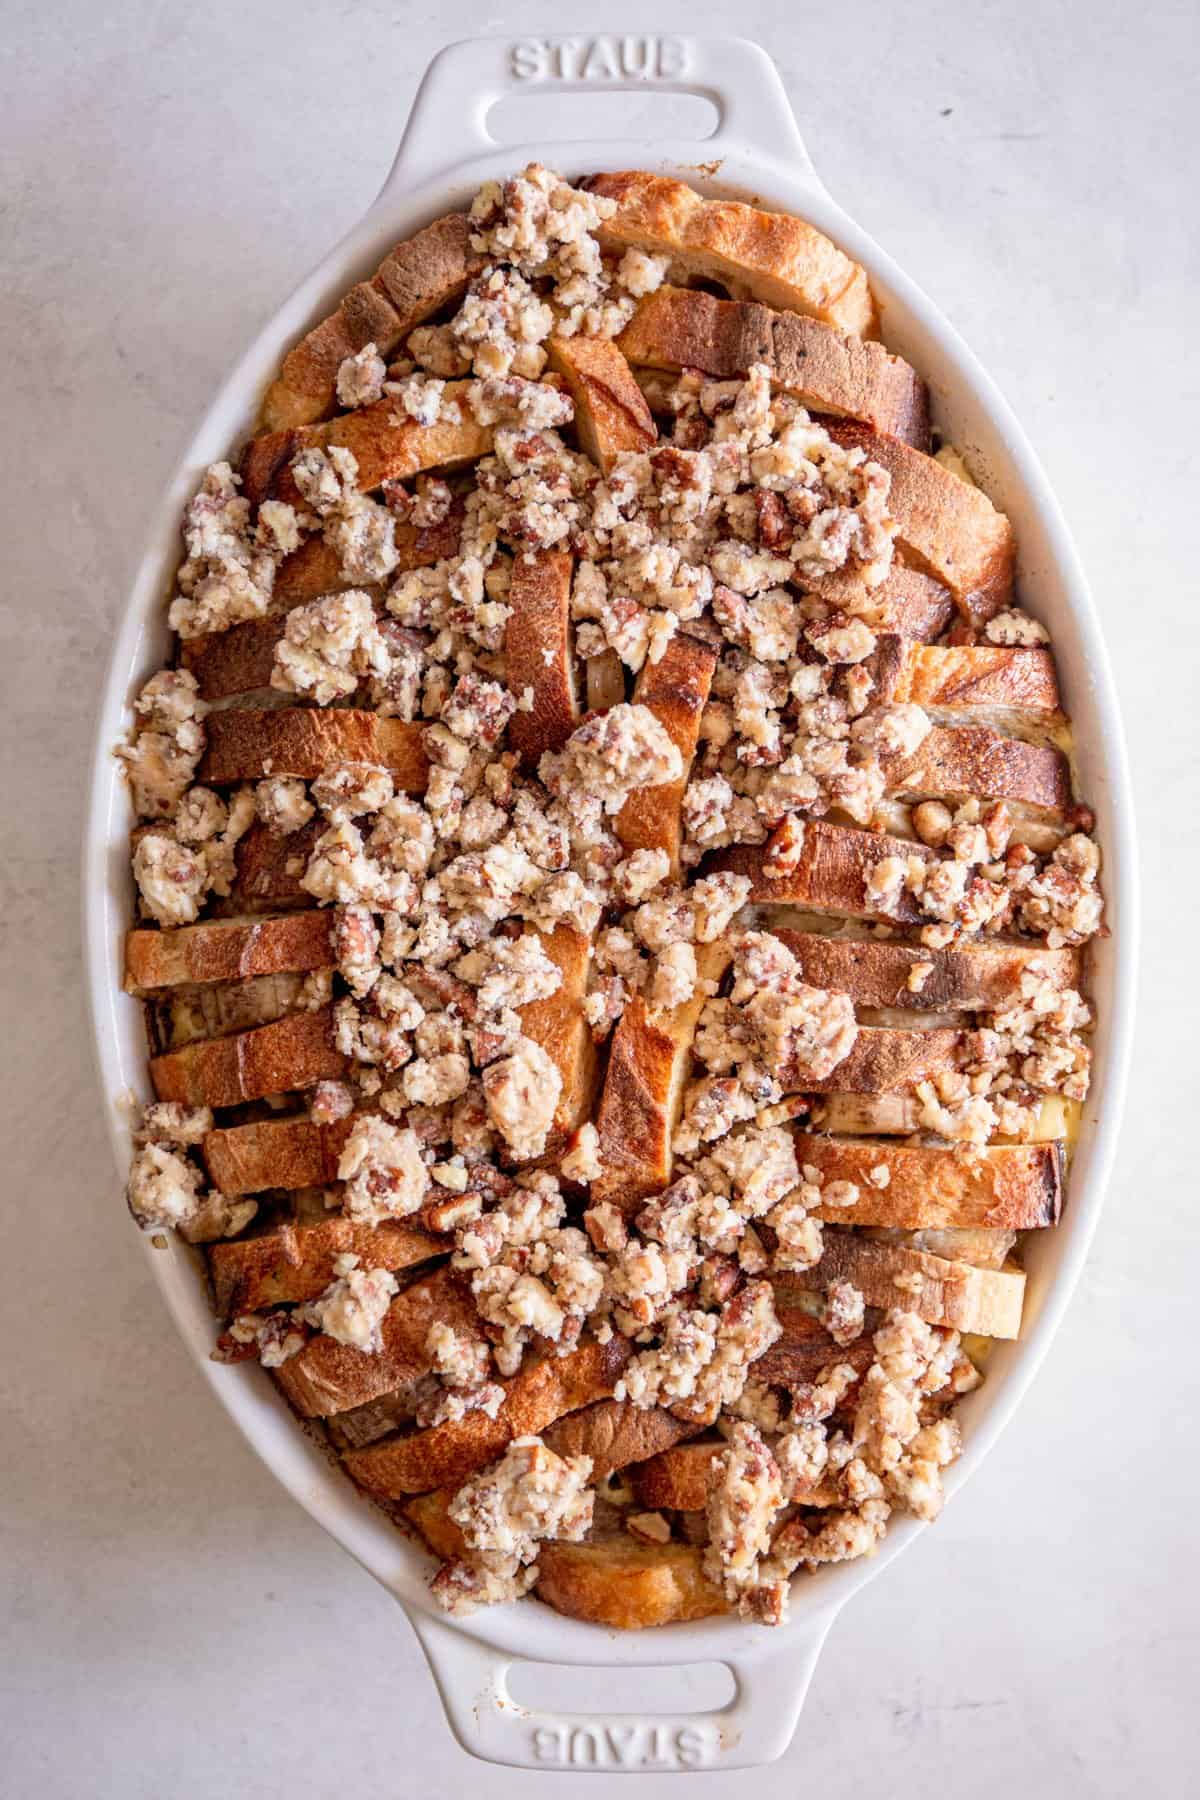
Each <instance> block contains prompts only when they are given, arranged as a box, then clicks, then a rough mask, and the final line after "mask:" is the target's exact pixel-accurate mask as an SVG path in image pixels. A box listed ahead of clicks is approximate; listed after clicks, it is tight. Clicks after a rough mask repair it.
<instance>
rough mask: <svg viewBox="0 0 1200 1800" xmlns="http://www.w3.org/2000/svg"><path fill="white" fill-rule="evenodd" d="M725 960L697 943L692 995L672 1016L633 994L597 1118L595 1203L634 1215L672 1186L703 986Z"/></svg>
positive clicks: (724, 950)
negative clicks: (676, 1133) (598, 1171)
mask: <svg viewBox="0 0 1200 1800" xmlns="http://www.w3.org/2000/svg"><path fill="white" fill-rule="evenodd" d="M729 957H730V951H729V949H728V947H727V946H726V945H724V944H701V945H698V946H697V951H696V965H697V982H696V990H695V993H694V994H693V995H692V997H691V998H690V999H689V1000H685V1001H684V1002H683V1004H682V1005H681V1006H677V1007H675V1008H674V1010H673V1011H671V1012H651V1010H650V1008H649V1007H648V1006H647V1005H646V1002H645V1001H644V1000H643V998H642V996H641V995H640V994H635V995H634V996H633V998H632V1000H630V1002H629V1003H628V1005H627V1006H626V1008H625V1011H624V1013H623V1014H622V1015H621V1021H620V1024H619V1025H618V1026H617V1029H616V1031H615V1032H614V1033H613V1040H612V1048H611V1050H610V1052H609V1059H608V1072H607V1074H606V1075H605V1078H604V1087H603V1089H602V1091H601V1094H600V1107H599V1110H598V1112H597V1115H596V1130H597V1132H598V1133H599V1137H600V1151H599V1154H600V1167H601V1174H600V1176H599V1178H598V1179H597V1180H596V1181H594V1182H593V1183H592V1199H593V1202H595V1201H601V1200H606V1201H609V1202H611V1203H612V1205H614V1206H617V1207H619V1208H620V1209H621V1211H622V1212H632V1211H634V1210H635V1208H636V1207H637V1206H638V1205H639V1203H640V1202H641V1201H643V1200H645V1199H646V1198H647V1196H648V1195H650V1194H656V1193H658V1192H659V1191H660V1190H661V1189H662V1188H664V1187H666V1186H667V1184H668V1183H669V1181H670V1179H671V1167H672V1162H673V1157H672V1153H671V1138H672V1136H673V1134H674V1131H675V1127H676V1125H677V1124H678V1122H679V1114H680V1111H681V1109H682V1106H683V1091H684V1087H685V1084H686V1082H687V1076H688V1070H689V1069H690V1067H691V1061H692V1040H693V1038H694V1037H695V1035H696V1025H697V1023H698V1021H699V1018H700V1014H701V1012H702V1010H703V1008H704V1002H705V1000H706V999H707V998H708V995H707V993H706V992H705V985H704V984H705V982H706V981H719V980H720V978H721V975H722V974H723V973H724V971H725V968H726V967H727V965H728V962H729Z"/></svg>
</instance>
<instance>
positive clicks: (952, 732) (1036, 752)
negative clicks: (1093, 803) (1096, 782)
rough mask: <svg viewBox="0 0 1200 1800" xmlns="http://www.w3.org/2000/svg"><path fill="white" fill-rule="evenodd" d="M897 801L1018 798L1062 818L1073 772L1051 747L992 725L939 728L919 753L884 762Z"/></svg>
mask: <svg viewBox="0 0 1200 1800" xmlns="http://www.w3.org/2000/svg"><path fill="white" fill-rule="evenodd" d="M884 770H885V774H886V776H887V780H888V791H889V792H890V793H892V794H894V795H896V796H897V797H899V798H901V799H904V798H909V797H911V798H914V799H915V798H932V799H936V800H966V799H969V798H970V797H971V795H976V796H977V797H978V798H980V799H983V800H1015V801H1018V802H1020V804H1021V805H1023V806H1029V807H1033V808H1036V809H1037V810H1038V811H1039V812H1042V813H1046V814H1050V815H1053V816H1054V817H1061V815H1062V814H1063V813H1064V812H1065V811H1066V809H1067V807H1069V806H1070V804H1071V768H1070V764H1069V763H1068V761H1067V759H1066V757H1065V756H1064V755H1063V753H1062V751H1061V750H1056V749H1055V747H1054V746H1053V745H1052V744H1027V743H1025V742H1024V741H1023V740H1022V739H1021V738H1012V737H1005V736H1004V734H1003V733H1002V732H999V731H993V730H992V729H991V727H990V726H988V725H954V726H946V725H935V726H934V727H933V729H932V731H930V732H929V734H928V736H927V737H926V738H925V741H924V742H923V743H922V745H921V747H920V749H919V750H917V751H916V753H915V755H913V756H910V757H907V758H903V759H901V758H890V759H887V760H885V761H884Z"/></svg>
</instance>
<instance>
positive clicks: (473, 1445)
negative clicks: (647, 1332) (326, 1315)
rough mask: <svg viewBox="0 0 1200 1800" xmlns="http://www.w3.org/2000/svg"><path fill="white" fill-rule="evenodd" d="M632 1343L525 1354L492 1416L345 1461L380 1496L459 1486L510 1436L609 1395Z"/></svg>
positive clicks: (471, 1416) (535, 1431)
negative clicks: (563, 1352) (532, 1355)
mask: <svg viewBox="0 0 1200 1800" xmlns="http://www.w3.org/2000/svg"><path fill="white" fill-rule="evenodd" d="M404 1298H405V1296H403V1295H401V1296H400V1302H402V1301H403V1299H404ZM400 1302H397V1303H396V1304H399V1303H400ZM632 1348H633V1346H632V1345H631V1344H630V1342H629V1340H628V1339H627V1338H623V1337H620V1336H618V1335H614V1336H613V1337H612V1338H610V1340H609V1342H608V1343H607V1344H598V1343H596V1342H594V1341H592V1340H589V1341H587V1342H586V1343H582V1344H580V1345H579V1346H578V1347H577V1348H576V1349H574V1350H571V1351H569V1352H568V1353H567V1355H566V1356H558V1357H555V1356H550V1357H545V1358H543V1359H541V1360H539V1361H534V1360H533V1359H531V1358H527V1359H526V1361H525V1362H524V1364H523V1365H522V1367H521V1368H520V1370H519V1371H518V1373H517V1374H516V1375H514V1376H513V1377H512V1379H511V1380H510V1381H508V1382H506V1383H505V1384H504V1386H505V1397H504V1401H503V1403H502V1405H501V1406H500V1409H499V1411H498V1412H497V1414H496V1417H495V1418H494V1419H492V1418H489V1417H488V1415H487V1414H486V1413H484V1412H479V1411H476V1412H469V1413H466V1414H464V1416H463V1417H462V1418H461V1419H450V1420H447V1422H446V1423H445V1424H444V1425H431V1426H430V1427H429V1428H428V1429H427V1430H425V1431H414V1432H412V1433H411V1434H410V1435H409V1436H408V1437H398V1438H392V1439H390V1440H388V1441H387V1442H385V1443H381V1444H371V1445H369V1446H368V1447H367V1448H366V1449H364V1450H352V1451H350V1452H349V1454H348V1455H347V1456H346V1457H345V1459H344V1461H345V1465H346V1469H347V1471H348V1473H349V1474H350V1475H351V1476H352V1477H353V1479H354V1480H355V1481H357V1482H358V1484H359V1486H360V1487H362V1488H364V1489H365V1490H366V1491H367V1493H369V1494H373V1495H375V1496H376V1497H377V1498H380V1499H393V1500H394V1499H400V1498H402V1497H403V1496H404V1495H406V1494H422V1493H425V1492H426V1491H427V1490H428V1489H430V1488H437V1487H447V1486H452V1485H454V1486H457V1485H459V1484H461V1483H462V1482H464V1481H466V1480H467V1478H468V1477H469V1476H471V1475H473V1474H474V1473H475V1471H476V1470H477V1469H481V1468H483V1467H484V1466H485V1464H487V1463H490V1462H494V1461H495V1460H496V1458H497V1457H499V1456H502V1455H503V1454H504V1451H505V1449H506V1448H507V1446H508V1445H509V1444H510V1443H511V1441H512V1440H513V1438H517V1437H525V1436H538V1435H540V1434H541V1433H542V1432H543V1431H545V1430H546V1428H547V1427H548V1426H550V1425H552V1424H553V1423H554V1421H555V1420H556V1419H559V1418H561V1417H562V1415H563V1414H564V1413H569V1412H574V1411H575V1410H576V1408H577V1407H581V1406H590V1405H591V1404H592V1403H593V1401H596V1400H604V1399H607V1398H608V1396H609V1395H610V1394H611V1393H612V1390H613V1388H614V1386H615V1385H616V1383H617V1381H618V1380H619V1378H620V1375H621V1371H622V1369H623V1368H624V1367H625V1364H626V1363H627V1362H628V1361H629V1357H630V1355H631V1353H632ZM297 1360H299V1359H298V1358H294V1359H293V1361H297ZM288 1366H289V1365H288V1364H287V1363H285V1364H284V1368H285V1369H286V1368H287V1367H288Z"/></svg>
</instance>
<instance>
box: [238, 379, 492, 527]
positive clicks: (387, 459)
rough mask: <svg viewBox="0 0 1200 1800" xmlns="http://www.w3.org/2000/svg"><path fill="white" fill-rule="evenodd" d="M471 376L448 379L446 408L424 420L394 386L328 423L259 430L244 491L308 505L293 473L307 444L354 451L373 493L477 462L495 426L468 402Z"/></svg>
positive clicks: (360, 481) (361, 483)
mask: <svg viewBox="0 0 1200 1800" xmlns="http://www.w3.org/2000/svg"><path fill="white" fill-rule="evenodd" d="M469 385H470V384H469V383H468V382H465V381H448V382H447V383H446V388H445V393H444V395H443V405H442V416H441V417H440V418H439V419H438V420H437V421H436V422H435V423H434V424H432V425H420V424H418V422H417V421H416V419H414V418H413V417H412V416H411V415H410V414H409V413H407V412H406V411H405V409H404V407H403V406H402V405H401V403H400V401H399V400H397V399H396V398H395V397H394V396H393V395H391V394H385V395H384V396H383V398H382V400H375V401H372V403H371V405H370V406H360V407H359V408H358V409H357V410H356V411H355V412H348V413H342V414H341V416H340V417H339V418H336V419H330V420H329V422H328V424H325V425H305V426H303V427H301V428H300V429H299V430H297V431H273V432H268V433H266V434H265V435H264V436H263V437H257V438H252V439H251V441H250V442H249V444H247V446H246V450H245V454H244V456H243V457H242V467H241V476H242V492H243V494H244V495H245V496H246V498H247V499H248V500H249V501H250V503H251V505H252V506H260V505H261V504H262V502H263V501H264V500H283V501H286V503H287V504H288V505H289V506H296V507H303V505H304V499H303V496H302V495H301V493H300V490H299V488H298V487H297V486H296V482H295V479H294V477H293V475H292V467H291V465H292V460H293V458H294V457H296V456H297V455H299V453H300V451H301V450H309V449H320V450H329V449H332V448H333V447H334V446H335V445H337V446H340V448H342V449H344V450H349V451H351V452H352V454H353V456H354V459H355V461H356V462H357V464H358V475H357V477H356V485H357V487H358V490H359V492H360V493H363V494H369V493H371V492H372V491H373V490H374V489H375V488H378V487H380V486H382V484H383V483H384V482H385V481H406V480H407V479H408V478H409V477H410V476H412V475H418V474H420V473H421V471H422V470H424V469H458V468H461V467H462V466H463V464H464V463H473V462H478V461H479V458H480V457H481V456H486V455H487V454H488V452H489V451H490V449H491V448H492V442H493V437H494V431H493V428H492V426H490V425H480V424H478V423H477V422H476V420H475V416H474V414H473V413H472V412H471V410H470V408H469V407H468V406H467V404H466V392H467V388H468V386H469Z"/></svg>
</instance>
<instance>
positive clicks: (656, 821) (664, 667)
mask: <svg viewBox="0 0 1200 1800" xmlns="http://www.w3.org/2000/svg"><path fill="white" fill-rule="evenodd" d="M716 666H717V653H716V651H715V650H713V649H710V647H709V646H708V645H707V644H701V643H699V642H698V641H697V640H696V639H695V638H691V637H687V636H685V635H684V634H683V633H682V632H678V631H677V632H676V633H675V635H674V637H672V638H671V639H670V641H669V642H668V644H667V647H666V649H665V650H664V651H663V653H662V656H661V657H660V658H659V660H658V661H657V662H656V663H652V662H647V663H645V664H644V665H643V667H642V671H641V673H640V674H639V676H638V678H637V684H636V686H635V687H634V690H633V698H634V700H635V702H637V703H638V704H639V705H641V706H648V707H649V708H650V711H651V712H652V713H653V714H654V716H655V718H657V719H658V721H659V723H660V724H661V725H662V726H663V728H664V729H665V731H666V733H667V735H668V736H669V737H670V739H671V742H672V743H673V744H674V745H675V746H676V748H677V749H678V751H679V754H680V755H681V756H682V758H683V774H682V776H681V777H680V779H679V780H678V781H669V782H665V783H664V784H663V785H662V786H661V787H654V788H639V789H638V790H637V791H636V792H635V793H632V794H630V796H629V798H628V800H626V802H625V804H624V806H623V807H622V808H621V810H620V812H619V813H618V814H617V818H616V824H615V827H614V829H615V830H616V834H617V837H618V838H619V839H620V841H621V843H622V844H623V845H624V846H625V849H626V850H628V851H633V850H665V851H666V853H667V855H668V856H669V857H670V859H671V879H672V880H673V881H678V880H679V876H680V860H679V856H680V850H681V847H682V842H683V821H682V806H683V795H684V790H685V789H686V787H687V781H688V771H689V769H690V768H691V765H692V758H693V757H694V756H695V754H696V742H697V739H698V738H699V735H700V717H701V714H702V713H703V711H704V708H705V706H706V704H707V702H708V695H709V689H710V688H711V687H712V679H713V674H714V672H715V670H716Z"/></svg>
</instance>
